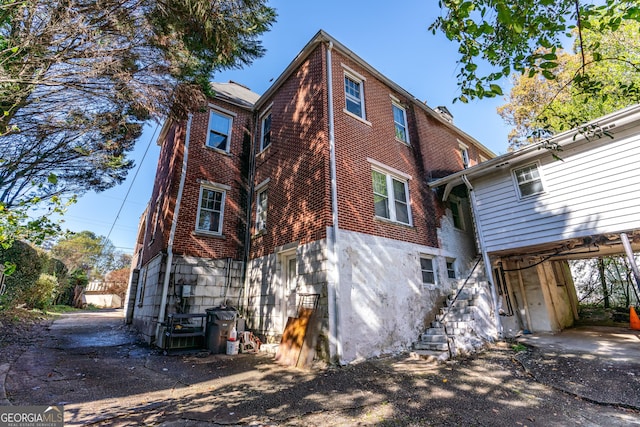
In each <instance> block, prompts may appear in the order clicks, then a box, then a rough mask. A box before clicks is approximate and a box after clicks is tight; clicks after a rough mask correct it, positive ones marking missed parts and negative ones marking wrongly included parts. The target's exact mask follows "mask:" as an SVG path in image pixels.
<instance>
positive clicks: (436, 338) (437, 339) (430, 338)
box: [420, 333, 447, 343]
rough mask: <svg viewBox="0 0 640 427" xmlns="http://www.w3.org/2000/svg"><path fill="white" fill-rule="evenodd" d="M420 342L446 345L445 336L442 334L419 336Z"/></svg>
mask: <svg viewBox="0 0 640 427" xmlns="http://www.w3.org/2000/svg"><path fill="white" fill-rule="evenodd" d="M420 341H421V342H443V343H446V342H447V336H446V335H444V334H442V335H429V334H428V333H427V334H422V335H420Z"/></svg>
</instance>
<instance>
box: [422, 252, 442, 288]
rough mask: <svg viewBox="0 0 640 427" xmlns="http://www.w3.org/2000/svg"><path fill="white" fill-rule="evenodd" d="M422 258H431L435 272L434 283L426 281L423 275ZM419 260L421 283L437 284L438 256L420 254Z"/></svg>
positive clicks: (433, 271)
mask: <svg viewBox="0 0 640 427" xmlns="http://www.w3.org/2000/svg"><path fill="white" fill-rule="evenodd" d="M422 258H424V259H430V260H431V271H432V273H433V283H430V282H425V281H424V279H423V277H422V272H423V271H424V270H423V269H422V263H420V260H421V259H422ZM418 262H419V264H418V265H419V267H420V283H421V284H422V285H423V286H431V285H437V284H438V266H437V264H438V263H437V262H436V257H434V256H433V255H426V254H420V255H419V258H418Z"/></svg>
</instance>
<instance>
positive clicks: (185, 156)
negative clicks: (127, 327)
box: [156, 113, 193, 342]
mask: <svg viewBox="0 0 640 427" xmlns="http://www.w3.org/2000/svg"><path fill="white" fill-rule="evenodd" d="M192 120H193V114H191V113H189V118H188V120H187V135H186V137H185V141H184V154H183V155H182V171H181V173H180V186H179V187H178V196H177V197H176V207H175V209H174V211H173V220H172V221H171V232H170V233H169V242H168V245H167V261H166V262H165V269H164V280H163V284H162V299H161V301H160V313H159V314H158V321H157V323H156V342H158V340H159V338H160V335H159V334H160V323H161V322H164V316H165V314H166V305H167V294H168V293H169V279H170V278H171V264H172V263H173V240H174V238H175V235H176V227H177V225H178V214H179V213H180V201H181V200H182V191H183V190H184V181H185V180H186V176H187V160H188V157H189V139H190V138H191V121H192Z"/></svg>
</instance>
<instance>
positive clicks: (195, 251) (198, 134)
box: [173, 99, 253, 259]
mask: <svg viewBox="0 0 640 427" xmlns="http://www.w3.org/2000/svg"><path fill="white" fill-rule="evenodd" d="M210 103H211V104H215V105H216V106H219V107H221V108H223V109H225V110H227V111H231V112H233V113H235V114H236V116H235V117H234V118H233V129H232V131H231V142H230V144H231V145H230V149H229V153H228V154H225V153H222V152H220V151H217V150H214V149H211V148H209V147H207V146H206V141H207V130H208V123H209V110H207V111H202V112H196V113H194V114H193V120H192V123H191V137H190V141H189V157H188V167H187V175H186V179H185V185H184V189H183V193H182V200H181V202H180V213H179V218H178V227H177V229H176V234H175V240H174V247H173V249H174V252H175V253H180V254H187V255H192V256H197V257H204V258H227V257H231V258H234V259H241V258H242V248H243V247H244V228H243V227H244V221H245V207H244V206H243V200H242V198H243V197H244V191H246V188H245V185H244V184H243V181H242V177H243V174H244V175H246V173H247V171H246V170H244V171H243V170H242V169H243V168H242V164H243V160H244V161H246V159H243V145H244V144H249V143H250V136H249V135H250V133H251V129H252V127H253V115H252V113H251V112H250V111H247V110H245V109H243V108H240V107H237V106H235V105H233V104H229V103H226V102H224V101H221V100H219V99H215V100H213V101H211V102H210ZM177 181H179V177H178V178H177ZM202 181H207V182H211V183H217V184H223V185H228V186H230V187H231V189H230V190H226V198H225V205H224V217H223V225H222V236H212V235H207V234H203V233H197V232H196V231H195V229H196V221H197V215H198V200H199V197H200V183H201V182H202Z"/></svg>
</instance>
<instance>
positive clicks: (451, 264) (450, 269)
mask: <svg viewBox="0 0 640 427" xmlns="http://www.w3.org/2000/svg"><path fill="white" fill-rule="evenodd" d="M447 277H448V278H449V279H455V278H456V268H455V261H454V260H447Z"/></svg>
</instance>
